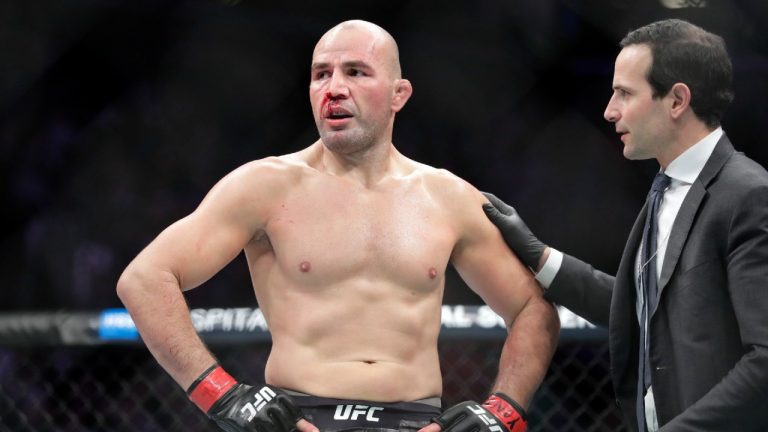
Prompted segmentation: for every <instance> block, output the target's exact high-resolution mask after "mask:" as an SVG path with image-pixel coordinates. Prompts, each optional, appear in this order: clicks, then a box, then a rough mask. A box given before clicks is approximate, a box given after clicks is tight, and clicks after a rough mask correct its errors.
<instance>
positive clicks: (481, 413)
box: [467, 405, 504, 432]
mask: <svg viewBox="0 0 768 432" xmlns="http://www.w3.org/2000/svg"><path fill="white" fill-rule="evenodd" d="M467 409H468V410H469V411H470V412H471V413H472V414H474V415H476V416H477V417H478V418H480V420H482V421H483V423H485V425H486V426H488V430H489V431H492V432H504V429H503V428H502V427H501V426H499V425H498V424H497V423H498V422H497V421H496V418H495V417H494V416H492V415H490V414H488V411H486V410H485V408H483V407H481V406H480V405H474V406H472V405H469V406H467Z"/></svg>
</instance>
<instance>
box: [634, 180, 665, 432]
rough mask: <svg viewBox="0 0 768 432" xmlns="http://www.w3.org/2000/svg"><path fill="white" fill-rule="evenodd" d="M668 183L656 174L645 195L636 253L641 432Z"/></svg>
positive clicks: (638, 409)
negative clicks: (639, 299)
mask: <svg viewBox="0 0 768 432" xmlns="http://www.w3.org/2000/svg"><path fill="white" fill-rule="evenodd" d="M670 181H671V179H670V178H669V177H668V176H667V175H666V174H663V173H661V172H660V173H658V174H656V177H655V178H654V179H653V185H652V186H651V192H650V194H649V195H648V213H647V214H646V215H645V227H644V228H643V242H642V247H641V250H640V269H639V272H638V273H640V274H639V275H638V276H639V278H640V285H641V288H642V293H643V297H644V301H643V308H642V311H641V313H640V347H639V356H638V357H639V365H638V366H639V367H638V371H637V372H638V377H637V424H638V427H639V428H640V431H641V432H644V431H646V430H647V429H646V425H645V401H644V396H645V392H646V391H647V390H648V387H649V386H650V385H651V364H650V359H649V353H648V351H649V344H648V343H647V342H646V335H647V334H646V330H647V327H648V321H649V320H650V316H651V314H652V313H653V310H654V308H655V307H656V301H657V296H658V280H657V277H656V265H657V264H660V263H657V261H656V252H657V250H658V245H657V239H656V237H657V235H658V231H659V224H658V215H657V213H658V212H659V206H660V205H661V198H662V197H663V196H664V190H665V189H666V188H667V186H669V182H670Z"/></svg>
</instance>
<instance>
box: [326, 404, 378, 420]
mask: <svg viewBox="0 0 768 432" xmlns="http://www.w3.org/2000/svg"><path fill="white" fill-rule="evenodd" d="M376 411H384V408H382V407H375V406H370V407H369V406H368V405H336V413H334V414H333V419H334V420H357V418H358V417H360V416H363V415H364V416H365V419H366V420H367V421H369V422H378V421H379V418H378V417H376V416H374V414H375V413H376Z"/></svg>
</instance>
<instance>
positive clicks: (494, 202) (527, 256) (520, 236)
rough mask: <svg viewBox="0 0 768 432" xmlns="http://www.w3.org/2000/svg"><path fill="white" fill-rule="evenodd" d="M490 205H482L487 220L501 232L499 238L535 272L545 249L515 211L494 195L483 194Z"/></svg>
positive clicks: (545, 246)
mask: <svg viewBox="0 0 768 432" xmlns="http://www.w3.org/2000/svg"><path fill="white" fill-rule="evenodd" d="M483 195H485V197H486V198H488V201H490V202H491V203H490V204H483V210H484V211H485V214H486V216H488V219H490V220H491V222H493V224H494V225H496V227H497V228H498V229H499V231H501V236H502V237H504V241H505V242H506V243H507V246H509V248H510V249H512V251H513V252H514V253H515V255H517V256H518V257H519V258H520V261H522V262H523V264H525V265H527V266H528V267H529V268H530V269H531V270H533V271H536V270H537V269H538V267H539V260H540V259H541V255H542V254H544V251H545V250H546V249H547V245H545V244H544V243H542V242H541V241H540V240H539V239H538V238H536V236H535V235H533V233H532V232H531V230H530V229H529V228H528V225H526V224H525V222H523V219H522V218H520V215H519V214H517V210H515V208H514V207H512V206H511V205H508V204H507V203H505V202H504V201H502V200H500V199H499V198H497V197H496V195H494V194H491V193H488V192H483Z"/></svg>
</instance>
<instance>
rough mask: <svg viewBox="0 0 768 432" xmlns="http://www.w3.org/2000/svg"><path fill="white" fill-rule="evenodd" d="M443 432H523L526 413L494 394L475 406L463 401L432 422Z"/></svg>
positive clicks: (525, 424)
mask: <svg viewBox="0 0 768 432" xmlns="http://www.w3.org/2000/svg"><path fill="white" fill-rule="evenodd" d="M432 422H433V423H437V424H438V425H440V428H442V432H525V431H526V430H527V429H528V420H526V418H525V410H524V409H523V408H522V407H521V406H520V405H518V404H517V402H515V401H514V400H512V398H510V397H509V396H507V395H505V394H504V393H498V392H497V393H494V394H492V395H491V396H489V397H488V399H486V400H485V402H483V403H482V405H481V404H478V403H477V402H474V401H466V402H462V403H460V404H457V405H454V406H452V407H450V408H448V409H447V410H445V412H444V413H443V414H442V415H440V416H439V417H436V418H434V419H432Z"/></svg>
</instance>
